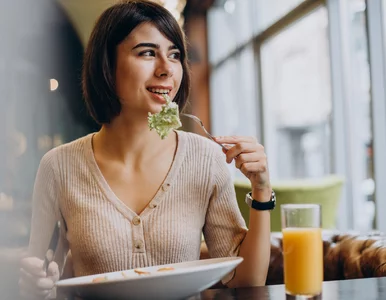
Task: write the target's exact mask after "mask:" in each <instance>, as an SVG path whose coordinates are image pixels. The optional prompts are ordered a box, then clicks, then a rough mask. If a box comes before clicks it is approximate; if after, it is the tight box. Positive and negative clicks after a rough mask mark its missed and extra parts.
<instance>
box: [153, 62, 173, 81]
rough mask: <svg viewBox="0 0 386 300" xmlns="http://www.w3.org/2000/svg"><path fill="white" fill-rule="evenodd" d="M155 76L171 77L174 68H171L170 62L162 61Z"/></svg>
mask: <svg viewBox="0 0 386 300" xmlns="http://www.w3.org/2000/svg"><path fill="white" fill-rule="evenodd" d="M155 75H156V76H157V77H165V78H168V77H171V76H173V68H172V66H171V63H170V62H169V61H168V60H164V59H163V60H161V61H160V62H159V63H158V66H157V69H156V71H155Z"/></svg>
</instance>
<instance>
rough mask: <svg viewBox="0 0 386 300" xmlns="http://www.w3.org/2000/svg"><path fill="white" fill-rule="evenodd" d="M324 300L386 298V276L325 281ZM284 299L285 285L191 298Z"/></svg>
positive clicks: (223, 290) (201, 299) (219, 291)
mask: <svg viewBox="0 0 386 300" xmlns="http://www.w3.org/2000/svg"><path fill="white" fill-rule="evenodd" d="M320 298H321V299H323V300H378V299H379V300H381V299H386V277H382V278H366V279H353V280H340V281H328V282H324V283H323V294H322V297H320ZM217 299H219V300H220V299H221V300H252V299H258V300H284V299H287V300H288V299H289V298H286V295H285V290H284V285H271V286H264V287H252V288H239V289H218V290H206V291H204V292H202V293H201V295H200V296H196V297H192V298H190V299H189V300H217Z"/></svg>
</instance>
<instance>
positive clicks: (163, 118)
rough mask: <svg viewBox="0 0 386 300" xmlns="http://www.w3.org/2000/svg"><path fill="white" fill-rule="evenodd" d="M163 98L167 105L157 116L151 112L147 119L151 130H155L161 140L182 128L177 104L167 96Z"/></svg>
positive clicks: (164, 95)
mask: <svg viewBox="0 0 386 300" xmlns="http://www.w3.org/2000/svg"><path fill="white" fill-rule="evenodd" d="M163 97H164V98H165V100H166V104H164V105H162V109H161V111H160V112H159V113H156V114H152V113H150V112H149V116H148V117H147V119H148V126H149V128H150V130H153V129H154V130H155V131H156V132H157V133H158V135H159V136H160V137H161V139H164V138H166V137H167V136H168V134H169V133H170V131H172V130H173V129H177V128H180V127H181V126H182V124H181V121H180V113H179V110H178V105H177V103H175V102H172V101H170V98H169V96H168V95H167V94H163Z"/></svg>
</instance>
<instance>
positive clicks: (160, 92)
mask: <svg viewBox="0 0 386 300" xmlns="http://www.w3.org/2000/svg"><path fill="white" fill-rule="evenodd" d="M147 90H148V91H149V92H152V93H154V94H158V95H161V96H162V95H169V93H170V90H168V89H152V88H148V89H147Z"/></svg>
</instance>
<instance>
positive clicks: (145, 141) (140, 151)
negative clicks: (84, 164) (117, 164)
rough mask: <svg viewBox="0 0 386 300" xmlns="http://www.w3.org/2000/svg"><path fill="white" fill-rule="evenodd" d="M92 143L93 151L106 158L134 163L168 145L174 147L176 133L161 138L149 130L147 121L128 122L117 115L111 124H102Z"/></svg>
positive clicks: (155, 153) (146, 158) (154, 154)
mask: <svg viewBox="0 0 386 300" xmlns="http://www.w3.org/2000/svg"><path fill="white" fill-rule="evenodd" d="M146 121H147V120H146ZM93 144H94V145H93V146H94V151H96V152H99V154H101V155H103V156H104V157H106V158H109V159H113V160H118V161H121V162H122V163H125V164H132V163H133V164H134V162H135V164H136V163H140V162H141V161H144V160H148V158H150V157H154V156H157V154H159V153H160V151H164V150H166V149H168V148H169V147H174V148H175V145H176V134H175V133H174V132H173V133H171V134H169V136H168V137H167V138H166V139H164V140H161V138H160V137H159V136H158V134H157V133H156V132H155V131H150V129H149V127H148V125H147V122H137V121H136V122H128V121H124V120H123V119H121V118H119V117H117V118H115V119H114V120H113V122H112V123H111V124H105V125H103V126H102V128H101V130H100V131H99V132H98V133H97V134H96V135H95V136H94V140H93Z"/></svg>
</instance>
